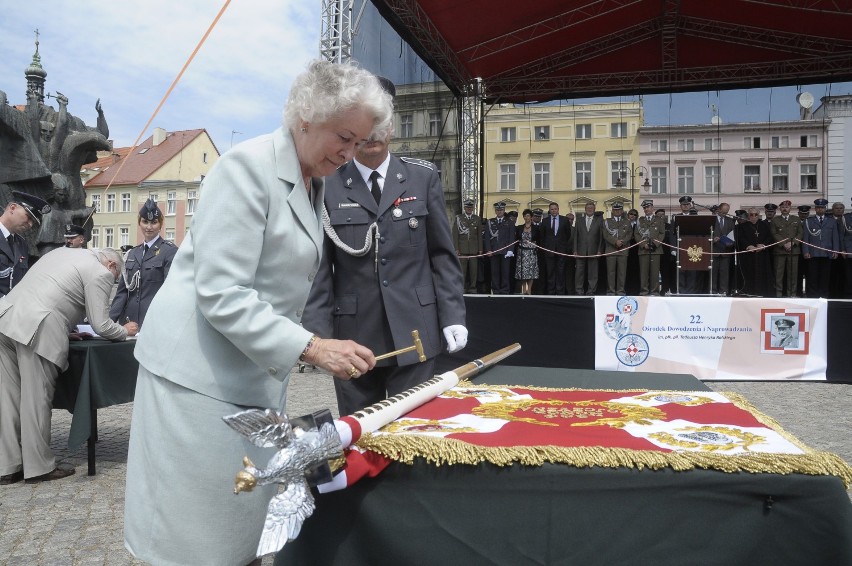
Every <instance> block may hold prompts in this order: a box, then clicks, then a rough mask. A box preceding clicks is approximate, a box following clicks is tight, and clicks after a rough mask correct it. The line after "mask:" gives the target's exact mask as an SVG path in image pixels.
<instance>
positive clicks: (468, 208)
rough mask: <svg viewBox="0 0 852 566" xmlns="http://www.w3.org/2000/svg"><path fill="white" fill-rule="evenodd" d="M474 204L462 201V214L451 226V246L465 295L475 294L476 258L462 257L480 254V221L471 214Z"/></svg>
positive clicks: (457, 216) (458, 215)
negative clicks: (459, 270)
mask: <svg viewBox="0 0 852 566" xmlns="http://www.w3.org/2000/svg"><path fill="white" fill-rule="evenodd" d="M474 204H475V203H474V202H473V201H472V200H470V199H468V200H466V201H464V206H463V212H462V214H456V218H455V222H453V226H452V229H453V244H454V245H455V247H456V255H458V256H459V264H460V265H461V271H462V277H463V278H464V288H465V292H466V293H476V276H477V269H476V267H477V258H475V257H474V258H466V257H462V256H475V255H479V254H481V253H482V219H481V218H480V217H479V216H477V215H476V214H474V213H473V206H474Z"/></svg>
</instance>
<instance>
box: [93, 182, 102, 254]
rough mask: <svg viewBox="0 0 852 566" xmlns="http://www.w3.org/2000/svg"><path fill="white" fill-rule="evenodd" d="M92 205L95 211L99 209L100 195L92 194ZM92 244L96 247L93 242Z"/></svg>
mask: <svg viewBox="0 0 852 566" xmlns="http://www.w3.org/2000/svg"><path fill="white" fill-rule="evenodd" d="M92 206H93V207H94V209H95V212H100V211H101V195H92ZM92 245H93V246H94V247H97V246H95V245H94V244H92Z"/></svg>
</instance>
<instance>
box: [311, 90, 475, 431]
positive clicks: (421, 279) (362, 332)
mask: <svg viewBox="0 0 852 566" xmlns="http://www.w3.org/2000/svg"><path fill="white" fill-rule="evenodd" d="M379 81H380V82H381V83H382V86H383V87H384V88H385V90H386V91H387V92H388V93H389V94H390V95H391V96H393V95H394V94H395V88H394V85H393V84H392V83H391V82H390V81H388V80H387V79H384V78H382V77H380V78H379ZM392 128H393V126H392V125H391V127H390V129H387V130H383V131H374V132H373V133H372V135H371V137H370V139H369V140H368V141H367V142H366V143H364V144H363V145H362V146H360V147H359V148H358V149H357V150H356V152H355V159H354V160H352V161H350V162H349V163H346V164H344V165H342V166H341V167H340V168H339V169H338V170H337V171H336V172H335V173H334V174H332V175H329V176H328V177H326V178H325V208H326V210H327V214H328V226H327V228H326V235H327V236H328V237H326V239H325V243H324V249H323V254H322V260H321V261H320V267H319V271H318V272H317V275H316V278H315V279H314V283H313V287H312V288H311V292H310V295H309V297H308V302H307V306H306V307H305V313H304V316H303V317H302V326H304V327H305V328H306V329H308V330H310V331H311V332H313V333H314V334H316V335H317V336H320V337H322V338H337V339H340V340H346V339H350V340H357V342H358V343H360V344H363V345H364V346H366V347H368V348H369V349H370V350H372V351H373V352H374V353H375V354H376V355H380V354H384V353H386V352H390V351H393V350H399V349H402V348H406V347H408V346H411V345H412V337H411V331H412V330H417V331H419V333H420V340H421V341H422V343H423V350H424V353H425V355H426V357H427V360H426V361H425V362H423V363H419V361H418V356H417V352H414V351H412V352H407V353H405V354H402V355H399V356H393V357H390V358H388V359H384V360H380V361H379V362H377V363H376V366H375V367H374V368H373V369H372V370H370V371H368V372H367V373H365V374H363V375H361V376H360V377H358V379H350V380H347V381H344V380H340V379H335V380H334V389H335V393H336V395H337V407H338V410H339V411H340V414H341V415H348V414H351V413H353V412H355V411H358V410H359V409H363V408H364V407H367V406H369V405H372V404H374V403H377V402H379V401H381V400H383V399H385V398H387V397H391V396H393V395H396V394H398V393H401V392H403V391H405V390H406V389H409V388H411V387H414V386H416V385H419V384H420V383H423V382H424V381H427V380H428V379H431V378H432V377H433V375H434V367H435V358H436V357H437V355H438V354H439V352H440V351H441V350H442V349H443V347H444V344H446V350H447V351H448V352H450V353H452V352H456V351H458V350H461V349H462V348H464V347H465V345H466V344H467V328H466V327H465V304H464V295H463V293H464V286H463V279H462V272H461V268H460V266H459V260H458V257H457V255H456V249H455V246H454V245H453V238H452V234H451V230H450V225H449V220H448V218H447V214H446V208H445V205H444V190H443V188H442V186H441V178H440V176H439V175H438V171H437V169H436V168H435V165H434V164H432V163H430V162H428V161H424V160H422V159H414V158H409V157H397V156H395V155H391V154H390V152H389V151H388V143H389V142H390V139H391V132H392Z"/></svg>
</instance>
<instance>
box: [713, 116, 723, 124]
mask: <svg viewBox="0 0 852 566" xmlns="http://www.w3.org/2000/svg"><path fill="white" fill-rule="evenodd" d="M710 123H711V124H713V125H714V126H718V125H719V124H721V123H722V119H721V118H719V117H718V116H713V117H712V118H710Z"/></svg>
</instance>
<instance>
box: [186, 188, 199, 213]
mask: <svg viewBox="0 0 852 566" xmlns="http://www.w3.org/2000/svg"><path fill="white" fill-rule="evenodd" d="M197 202H198V191H192V190H189V191H186V213H187V214H195V205H196V203H197Z"/></svg>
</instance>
